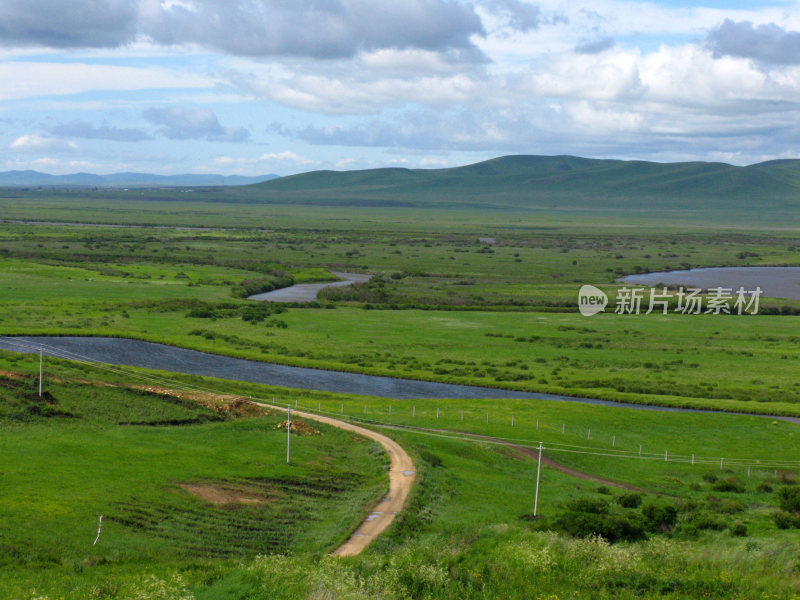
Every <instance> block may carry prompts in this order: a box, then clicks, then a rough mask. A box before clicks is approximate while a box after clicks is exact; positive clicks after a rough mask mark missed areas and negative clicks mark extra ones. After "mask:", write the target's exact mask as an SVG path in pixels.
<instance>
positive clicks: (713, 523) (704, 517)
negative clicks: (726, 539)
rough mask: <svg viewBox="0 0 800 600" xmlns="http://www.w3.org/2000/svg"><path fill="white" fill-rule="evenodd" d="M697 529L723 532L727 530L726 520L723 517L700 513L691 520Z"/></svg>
mask: <svg viewBox="0 0 800 600" xmlns="http://www.w3.org/2000/svg"><path fill="white" fill-rule="evenodd" d="M689 523H691V524H692V525H693V526H694V527H695V528H696V529H699V530H702V529H711V530H713V531H721V530H723V529H725V520H724V519H722V518H721V517H719V516H717V515H715V514H713V513H708V512H699V513H697V514H695V515H692V518H691V519H690V520H689Z"/></svg>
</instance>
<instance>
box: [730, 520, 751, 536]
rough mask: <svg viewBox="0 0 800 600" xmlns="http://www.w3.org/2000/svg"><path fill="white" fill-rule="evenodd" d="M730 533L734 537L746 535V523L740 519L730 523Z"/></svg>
mask: <svg viewBox="0 0 800 600" xmlns="http://www.w3.org/2000/svg"><path fill="white" fill-rule="evenodd" d="M731 535H733V536H736V537H747V525H745V524H744V523H742V522H741V521H736V522H735V523H734V524H733V525H731Z"/></svg>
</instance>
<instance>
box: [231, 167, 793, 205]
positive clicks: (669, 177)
mask: <svg viewBox="0 0 800 600" xmlns="http://www.w3.org/2000/svg"><path fill="white" fill-rule="evenodd" d="M798 164H799V163H798V161H771V162H769V163H763V164H758V165H752V166H749V167H735V166H732V165H728V164H724V163H703V162H688V163H653V162H644V161H621V160H596V159H587V158H579V157H574V156H505V157H501V158H496V159H493V160H489V161H486V162H481V163H477V164H473V165H467V166H464V167H456V168H450V169H369V170H362V171H344V172H336V171H315V172H311V173H304V174H300V175H295V176H292V177H284V178H281V179H279V180H275V181H269V182H265V183H262V184H258V185H255V186H249V187H248V188H245V189H242V190H241V192H240V194H239V197H240V198H242V199H249V200H252V201H261V202H276V201H280V202H294V203H320V204H342V205H371V206H415V207H426V206H439V207H441V206H464V207H475V208H477V207H483V208H496V209H510V208H523V207H524V208H553V207H565V206H569V207H575V208H624V207H629V208H647V207H650V206H652V205H653V203H665V204H666V206H663V205H662V206H660V207H659V208H662V209H664V208H671V209H687V208H698V209H708V208H716V209H723V210H724V209H730V208H736V209H740V208H745V207H748V206H753V205H754V204H756V205H758V206H759V207H762V208H766V207H774V208H785V207H787V206H794V205H795V198H796V195H797V192H798V191H800V166H798Z"/></svg>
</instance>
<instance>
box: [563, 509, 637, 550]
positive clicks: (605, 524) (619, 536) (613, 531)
mask: <svg viewBox="0 0 800 600" xmlns="http://www.w3.org/2000/svg"><path fill="white" fill-rule="evenodd" d="M553 524H554V526H555V527H556V528H557V529H560V530H561V531H564V532H566V533H568V534H570V535H571V536H573V537H582V538H587V537H592V536H600V537H602V538H603V539H605V540H606V541H608V542H610V543H614V542H618V541H628V542H633V541H637V540H643V539H645V537H646V534H645V529H644V527H643V525H642V522H641V520H640V519H638V518H635V517H630V516H625V515H612V514H598V513H589V512H577V511H567V512H565V513H563V514H562V515H560V516H559V517H558V518H557V519H556V520H555V521H554V523H553Z"/></svg>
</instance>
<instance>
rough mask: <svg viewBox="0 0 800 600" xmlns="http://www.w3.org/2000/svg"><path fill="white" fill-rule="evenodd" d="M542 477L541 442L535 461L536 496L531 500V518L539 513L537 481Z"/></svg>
mask: <svg viewBox="0 0 800 600" xmlns="http://www.w3.org/2000/svg"><path fill="white" fill-rule="evenodd" d="M541 475H542V442H539V459H538V460H537V461H536V496H535V497H534V500H533V518H534V519H535V518H536V515H537V514H538V513H539V479H540V478H541Z"/></svg>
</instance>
